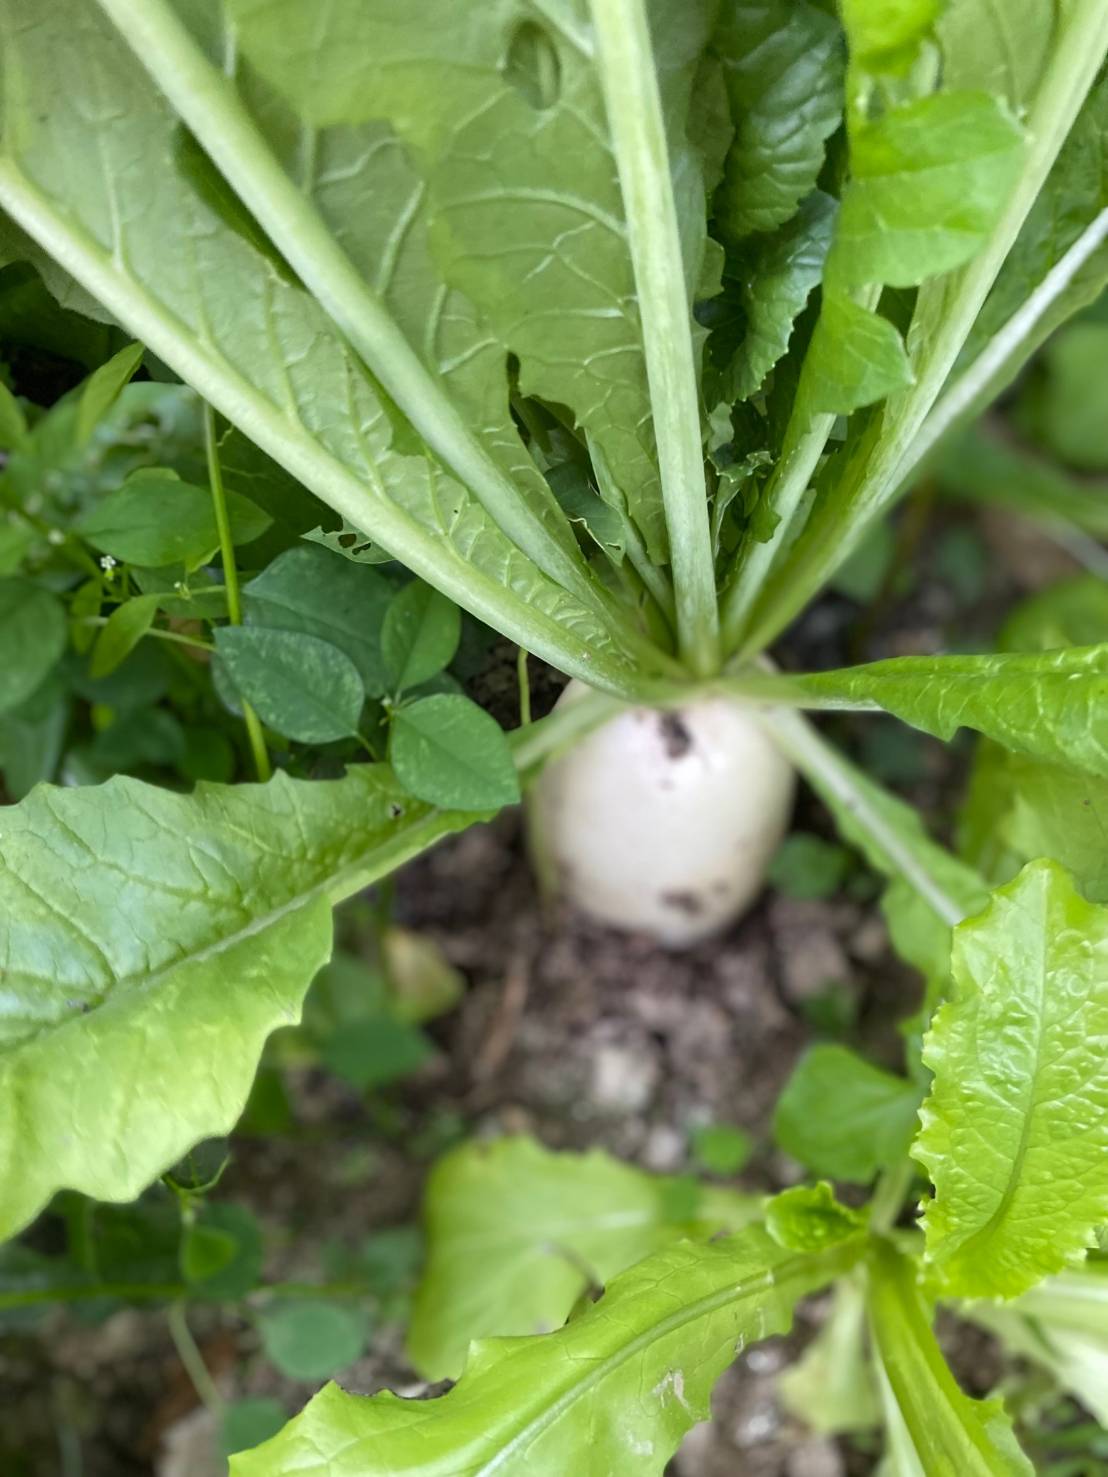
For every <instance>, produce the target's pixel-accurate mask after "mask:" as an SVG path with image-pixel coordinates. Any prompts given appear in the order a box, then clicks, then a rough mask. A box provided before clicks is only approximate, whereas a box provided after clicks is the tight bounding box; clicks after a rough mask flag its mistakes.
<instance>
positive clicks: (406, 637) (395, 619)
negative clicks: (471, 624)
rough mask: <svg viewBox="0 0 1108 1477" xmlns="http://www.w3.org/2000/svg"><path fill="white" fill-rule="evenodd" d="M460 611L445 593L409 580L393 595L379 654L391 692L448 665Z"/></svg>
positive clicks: (455, 646) (459, 628)
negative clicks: (382, 659) (408, 582)
mask: <svg viewBox="0 0 1108 1477" xmlns="http://www.w3.org/2000/svg"><path fill="white" fill-rule="evenodd" d="M461 634H462V625H461V612H460V611H459V610H458V607H457V606H456V605H454V604H453V603H452V602H451V601H449V600H448V599H447V598H446V596H445V595H440V594H439V592H438V591H437V590H433V589H432V588H431V586H430V585H425V584H423V582H422V581H421V580H412V581H411V583H410V584H407V585H405V586H404V588H403V589H402V590H399V591H398V592H397V593H396V594H395V595H394V596H393V598H392V601H391V603H390V605H389V607H388V609H387V611H386V612H385V616H384V624H383V626H382V627H381V655H382V657H383V658H384V663H385V671H386V673H387V675H388V680H389V682H390V684H391V686H392V689H393V691H394V692H398V693H399V692H403V691H405V690H406V689H407V688H409V687H416V686H418V684H419V683H421V682H426V681H427V679H428V678H429V677H434V676H435V675H436V673H438V672H441V671H442V669H443V668H444V667H447V666H449V665H450V662H451V659H452V658H453V656H454V653H455V652H456V651H457V649H458V641H459V640H460V638H461Z"/></svg>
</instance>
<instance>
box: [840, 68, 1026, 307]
mask: <svg viewBox="0 0 1108 1477" xmlns="http://www.w3.org/2000/svg"><path fill="white" fill-rule="evenodd" d="M1023 158H1024V139H1023V134H1022V132H1021V130H1020V129H1019V127H1018V125H1017V124H1016V122H1015V119H1014V118H1013V117H1012V115H1011V114H1010V113H1009V112H1008V110H1007V109H1006V108H1005V107H1004V106H1003V104H1001V103H999V102H998V101H997V100H996V99H995V98H991V97H988V96H985V95H984V94H980V93H968V92H950V93H937V94H935V95H934V96H931V97H925V98H920V99H918V100H917V101H916V102H912V103H906V104H904V105H902V106H901V107H899V108H893V109H891V110H890V111H889V112H887V113H886V114H885V115H884V116H883V117H882V118H880V119H878V120H877V121H876V122H870V123H866V124H865V125H864V126H862V127H859V128H858V129H857V130H856V132H855V136H854V137H853V139H852V140H851V149H850V184H849V185H848V187H847V189H846V191H845V192H844V194H843V200H842V205H841V207H840V209H839V218H838V222H837V225H836V229H835V244H834V247H833V248H832V252H831V256H830V258H829V260H828V265H827V270H828V278H829V280H833V281H834V283H835V285H836V287H840V288H842V287H846V288H850V287H864V286H865V285H866V284H867V283H872V282H881V283H886V284H888V285H889V286H892V287H915V286H917V285H918V284H919V283H920V282H922V281H923V280H924V279H925V278H927V277H935V276H938V275H940V274H941V273H944V272H949V271H952V270H953V269H954V268H955V267H959V266H961V265H962V263H963V262H965V261H968V260H969V258H970V257H971V256H973V254H974V253H975V252H976V251H977V250H978V248H979V247H980V246H981V245H983V244H984V241H985V239H986V237H987V235H988V233H989V231H990V230H991V229H992V227H993V224H994V222H995V221H996V219H997V217H998V216H999V214H1000V212H1001V210H1002V208H1003V207H1004V206H1005V205H1006V204H1007V202H1008V198H1009V195H1010V194H1011V191H1012V188H1013V186H1014V184H1015V181H1016V178H1017V176H1018V174H1019V171H1020V168H1021V167H1022V164H1023Z"/></svg>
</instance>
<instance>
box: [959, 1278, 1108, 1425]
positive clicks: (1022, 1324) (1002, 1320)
mask: <svg viewBox="0 0 1108 1477" xmlns="http://www.w3.org/2000/svg"><path fill="white" fill-rule="evenodd" d="M960 1311H962V1312H963V1313H965V1314H966V1315H967V1316H968V1317H970V1318H971V1319H972V1320H973V1321H974V1323H980V1324H981V1325H982V1326H983V1327H985V1328H987V1329H988V1330H989V1332H990V1333H991V1334H993V1335H994V1336H995V1337H996V1338H998V1339H999V1340H1000V1342H1001V1344H1002V1345H1003V1347H1004V1349H1005V1350H1006V1351H1007V1353H1009V1354H1012V1355H1015V1356H1016V1357H1017V1358H1020V1359H1029V1360H1031V1361H1032V1363H1034V1364H1037V1365H1039V1366H1040V1367H1041V1368H1043V1369H1046V1370H1048V1371H1049V1372H1050V1373H1051V1374H1052V1375H1053V1376H1054V1378H1055V1379H1056V1380H1057V1381H1058V1383H1059V1384H1060V1385H1061V1386H1062V1388H1063V1389H1064V1390H1068V1391H1069V1392H1070V1393H1071V1394H1072V1395H1076V1396H1077V1398H1078V1399H1079V1400H1080V1401H1081V1403H1082V1404H1083V1405H1084V1406H1085V1407H1086V1408H1087V1409H1088V1410H1089V1411H1090V1412H1091V1413H1092V1415H1093V1416H1094V1417H1095V1418H1096V1420H1098V1421H1099V1422H1100V1424H1101V1425H1102V1426H1108V1262H1104V1261H1092V1260H1090V1261H1087V1262H1085V1263H1083V1264H1082V1265H1081V1267H1079V1268H1075V1269H1074V1270H1073V1271H1072V1272H1063V1273H1062V1274H1061V1275H1060V1276H1058V1277H1048V1278H1047V1280H1046V1281H1045V1282H1041V1283H1040V1284H1039V1286H1038V1287H1033V1288H1032V1289H1031V1291H1030V1292H1026V1293H1024V1295H1023V1296H1022V1297H1020V1298H1016V1300H1015V1301H1014V1302H1011V1303H1006V1304H1002V1303H989V1302H979V1303H974V1304H972V1305H971V1306H970V1307H969V1308H963V1309H960Z"/></svg>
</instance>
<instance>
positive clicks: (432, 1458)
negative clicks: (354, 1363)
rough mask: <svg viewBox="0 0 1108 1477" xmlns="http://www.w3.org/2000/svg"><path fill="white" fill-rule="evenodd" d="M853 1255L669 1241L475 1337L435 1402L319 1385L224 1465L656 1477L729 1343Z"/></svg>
mask: <svg viewBox="0 0 1108 1477" xmlns="http://www.w3.org/2000/svg"><path fill="white" fill-rule="evenodd" d="M856 1254H857V1253H856V1251H855V1249H854V1248H853V1247H852V1246H851V1245H850V1244H847V1245H844V1246H842V1247H836V1248H834V1249H832V1251H830V1252H826V1253H823V1254H822V1255H803V1254H798V1253H795V1252H789V1251H785V1250H784V1249H783V1248H781V1247H779V1246H778V1245H777V1244H776V1242H774V1241H773V1240H772V1239H771V1238H770V1237H769V1236H768V1235H767V1234H766V1233H765V1231H764V1230H762V1229H761V1227H758V1226H751V1227H748V1229H747V1230H746V1231H744V1232H742V1233H741V1234H740V1235H738V1236H734V1237H731V1238H729V1239H726V1240H722V1241H716V1242H713V1243H711V1244H710V1245H697V1244H696V1243H694V1242H682V1243H681V1244H679V1245H676V1246H671V1247H668V1248H667V1249H665V1250H663V1251H660V1252H657V1253H655V1255H653V1256H651V1257H648V1258H647V1260H646V1261H644V1262H640V1263H639V1265H638V1266H637V1267H634V1268H632V1269H631V1270H630V1271H628V1272H624V1273H623V1274H622V1275H621V1276H619V1277H617V1278H616V1279H615V1281H613V1282H612V1283H611V1284H610V1285H609V1287H608V1289H607V1291H606V1292H605V1294H604V1296H603V1297H602V1298H601V1300H600V1301H599V1303H596V1304H594V1305H592V1306H589V1307H588V1308H587V1309H586V1310H585V1311H584V1312H582V1313H581V1314H580V1315H579V1316H578V1317H576V1318H573V1319H571V1320H570V1322H569V1323H567V1324H566V1325H565V1327H564V1328H560V1329H559V1330H558V1331H557V1332H556V1333H547V1334H544V1335H542V1336H541V1337H538V1338H535V1337H530V1338H512V1339H490V1340H484V1341H481V1342H478V1343H476V1344H474V1345H473V1347H472V1348H471V1350H470V1356H469V1361H468V1364H467V1367H466V1371H465V1373H464V1374H463V1376H462V1378H461V1380H460V1381H459V1383H458V1384H457V1385H456V1386H455V1387H454V1388H453V1389H452V1390H451V1391H450V1392H449V1393H448V1394H446V1395H443V1396H442V1397H440V1398H439V1399H437V1400H425V1401H418V1402H414V1403H413V1402H411V1401H406V1400H398V1399H397V1398H396V1396H394V1395H389V1394H385V1395H379V1396H377V1397H375V1398H374V1399H371V1400H366V1399H364V1398H362V1397H360V1396H354V1395H346V1394H344V1393H343V1392H342V1391H341V1390H340V1389H338V1388H337V1386H334V1385H328V1386H327V1387H326V1388H325V1389H324V1390H323V1391H322V1392H321V1393H320V1394H319V1395H317V1396H316V1397H315V1399H314V1400H312V1401H311V1402H310V1403H309V1404H308V1406H307V1408H306V1409H305V1410H304V1411H303V1412H302V1413H301V1414H300V1415H299V1416H297V1417H296V1419H295V1420H293V1421H291V1422H290V1423H289V1425H288V1426H286V1427H285V1429H284V1431H282V1432H281V1434H280V1435H279V1436H278V1437H276V1438H275V1439H274V1440H273V1441H271V1442H269V1443H267V1444H266V1445H265V1446H262V1447H259V1448H258V1449H257V1451H255V1452H251V1453H247V1454H245V1455H243V1456H239V1457H235V1458H233V1459H232V1461H231V1472H232V1477H262V1474H264V1477H286V1474H288V1477H291V1474H292V1473H294V1472H303V1471H305V1470H309V1471H310V1470H315V1471H319V1472H326V1471H329V1470H331V1471H335V1470H338V1467H337V1464H338V1463H340V1462H341V1463H342V1464H343V1465H344V1466H346V1467H348V1468H350V1470H351V1471H354V1470H356V1471H357V1472H358V1474H359V1477H385V1474H386V1473H387V1474H389V1477H401V1474H404V1473H410V1474H412V1477H414V1474H416V1473H426V1472H427V1471H428V1470H434V1469H435V1468H436V1467H438V1468H440V1469H441V1470H443V1471H444V1472H445V1471H456V1472H461V1471H474V1472H476V1471H481V1470H485V1469H489V1468H490V1467H491V1466H495V1470H496V1471H497V1472H500V1473H502V1474H503V1477H524V1474H532V1473H535V1472H574V1473H580V1474H582V1477H600V1474H602V1473H605V1474H606V1473H611V1472H620V1471H625V1470H627V1468H628V1465H629V1464H631V1463H633V1467H634V1471H635V1473H636V1474H637V1477H660V1474H661V1472H662V1470H663V1468H664V1466H665V1464H666V1462H667V1461H668V1459H669V1457H670V1456H671V1455H672V1453H673V1452H674V1451H675V1450H676V1448H677V1445H678V1443H679V1441H680V1440H681V1437H682V1436H683V1435H684V1434H685V1432H686V1431H688V1430H689V1428H690V1427H691V1426H692V1425H693V1424H695V1422H697V1421H700V1420H704V1419H705V1418H706V1417H707V1415H708V1397H709V1395H710V1393H711V1389H712V1386H713V1384H714V1383H715V1381H716V1380H717V1379H718V1378H719V1376H720V1375H721V1374H722V1373H723V1371H724V1369H726V1368H727V1366H728V1365H729V1364H730V1363H731V1361H732V1360H733V1359H734V1357H735V1346H736V1343H739V1342H742V1343H744V1344H745V1343H747V1342H749V1341H751V1340H753V1339H758V1338H766V1337H769V1336H771V1335H773V1334H777V1333H781V1332H784V1331H785V1330H786V1329H787V1328H788V1326H789V1324H790V1322H791V1319H792V1310H793V1306H794V1305H795V1303H796V1302H797V1300H798V1299H799V1298H800V1297H803V1296H804V1295H805V1294H806V1293H808V1292H811V1291H813V1290H814V1289H815V1288H817V1287H819V1286H821V1285H822V1284H823V1283H825V1282H827V1281H828V1280H830V1279H831V1278H832V1277H833V1276H834V1275H835V1274H836V1273H837V1272H839V1271H841V1270H843V1269H844V1268H845V1267H847V1266H849V1265H850V1263H851V1261H852V1259H853V1258H854V1257H855V1256H856ZM340 1453H341V1455H340Z"/></svg>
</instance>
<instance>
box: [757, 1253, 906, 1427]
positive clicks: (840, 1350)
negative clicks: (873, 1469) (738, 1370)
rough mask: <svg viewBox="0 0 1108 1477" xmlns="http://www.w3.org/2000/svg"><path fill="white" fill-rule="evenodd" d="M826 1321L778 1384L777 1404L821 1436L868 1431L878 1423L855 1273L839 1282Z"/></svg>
mask: <svg viewBox="0 0 1108 1477" xmlns="http://www.w3.org/2000/svg"><path fill="white" fill-rule="evenodd" d="M831 1297H832V1301H831V1311H830V1313H829V1314H828V1317H827V1321H826V1322H825V1323H824V1324H823V1326H822V1328H821V1329H820V1330H819V1332H818V1333H817V1334H816V1336H815V1338H814V1339H813V1340H812V1342H811V1343H810V1344H809V1345H808V1346H807V1348H806V1349H805V1350H804V1353H803V1354H802V1355H801V1357H800V1359H799V1361H798V1362H797V1363H796V1364H793V1365H790V1366H789V1368H788V1369H786V1370H784V1371H783V1372H782V1374H781V1375H780V1376H779V1378H778V1383H777V1388H778V1391H779V1393H780V1397H781V1401H782V1403H783V1405H784V1406H785V1408H786V1410H788V1411H789V1412H790V1413H791V1414H792V1415H795V1416H798V1417H799V1419H800V1420H802V1421H803V1422H804V1423H805V1425H807V1426H810V1427H811V1428H812V1429H813V1430H814V1431H819V1432H820V1433H821V1434H827V1435H835V1436H837V1435H840V1434H843V1433H846V1432H852V1431H868V1430H871V1429H872V1428H873V1427H874V1426H876V1425H879V1424H880V1421H881V1410H880V1406H879V1405H878V1400H877V1391H876V1388H875V1386H874V1379H873V1370H872V1368H871V1366H870V1361H869V1352H868V1350H867V1348H866V1326H865V1323H866V1308H865V1297H864V1293H863V1288H862V1284H861V1282H860V1281H859V1279H858V1274H857V1273H855V1274H854V1275H853V1276H851V1277H843V1278H840V1280H839V1281H838V1282H836V1284H835V1288H834V1291H833V1292H832V1295H831Z"/></svg>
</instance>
